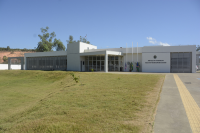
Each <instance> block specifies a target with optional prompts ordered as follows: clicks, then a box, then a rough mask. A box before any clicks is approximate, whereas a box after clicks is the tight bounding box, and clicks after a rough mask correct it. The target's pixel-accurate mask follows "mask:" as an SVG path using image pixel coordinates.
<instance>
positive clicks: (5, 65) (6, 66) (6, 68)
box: [0, 64, 25, 70]
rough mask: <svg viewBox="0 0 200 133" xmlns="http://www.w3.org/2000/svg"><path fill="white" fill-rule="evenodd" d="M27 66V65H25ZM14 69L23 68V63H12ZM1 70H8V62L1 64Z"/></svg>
mask: <svg viewBox="0 0 200 133" xmlns="http://www.w3.org/2000/svg"><path fill="white" fill-rule="evenodd" d="M24 66H25V65H24ZM11 69H12V70H18V69H19V70H21V65H11ZM0 70H8V64H0Z"/></svg>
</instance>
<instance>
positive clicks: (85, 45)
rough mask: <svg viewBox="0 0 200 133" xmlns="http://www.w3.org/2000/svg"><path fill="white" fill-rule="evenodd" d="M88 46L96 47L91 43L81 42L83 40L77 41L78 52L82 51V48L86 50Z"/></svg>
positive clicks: (90, 47)
mask: <svg viewBox="0 0 200 133" xmlns="http://www.w3.org/2000/svg"><path fill="white" fill-rule="evenodd" d="M88 48H89V49H97V46H94V45H92V44H87V43H83V42H80V43H79V53H84V50H87V49H88Z"/></svg>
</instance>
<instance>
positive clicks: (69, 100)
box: [0, 70, 164, 133]
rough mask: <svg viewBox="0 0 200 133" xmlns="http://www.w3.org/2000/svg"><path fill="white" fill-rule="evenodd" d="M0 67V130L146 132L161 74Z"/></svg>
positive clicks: (161, 77) (53, 132) (160, 82)
mask: <svg viewBox="0 0 200 133" xmlns="http://www.w3.org/2000/svg"><path fill="white" fill-rule="evenodd" d="M70 73H72V72H65V71H14V70H12V71H0V101H1V102H0V118H1V119H0V132H20V133H23V132H28V133H32V132H51V133H57V132H77V133H78V132H87V133H94V132H95V133H101V132H105V133H111V132H124V133H127V132H134V133H138V132H151V131H152V125H153V120H154V116H153V115H154V113H155V109H156V106H157V101H158V99H159V93H160V91H161V85H162V82H163V79H164V75H155V74H153V75H151V74H147V75H145V74H142V75H139V74H137V75H129V74H127V75H123V74H120V75H118V74H106V73H92V72H91V73H80V72H73V73H74V74H75V76H76V77H80V78H79V79H80V81H79V83H76V82H75V81H74V80H73V79H72V76H71V75H70Z"/></svg>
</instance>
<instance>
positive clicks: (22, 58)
mask: <svg viewBox="0 0 200 133" xmlns="http://www.w3.org/2000/svg"><path fill="white" fill-rule="evenodd" d="M11 59H20V60H21V70H24V68H23V66H24V57H8V70H10V66H11Z"/></svg>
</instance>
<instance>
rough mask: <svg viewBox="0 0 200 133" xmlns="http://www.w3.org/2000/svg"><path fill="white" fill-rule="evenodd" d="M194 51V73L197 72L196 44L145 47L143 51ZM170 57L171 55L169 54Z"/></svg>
mask: <svg viewBox="0 0 200 133" xmlns="http://www.w3.org/2000/svg"><path fill="white" fill-rule="evenodd" d="M156 52H160V53H170V52H192V73H196V45H187V46H152V47H151V46H150V47H143V48H142V53H156ZM169 58H170V56H169Z"/></svg>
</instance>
